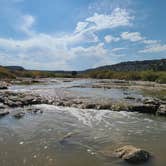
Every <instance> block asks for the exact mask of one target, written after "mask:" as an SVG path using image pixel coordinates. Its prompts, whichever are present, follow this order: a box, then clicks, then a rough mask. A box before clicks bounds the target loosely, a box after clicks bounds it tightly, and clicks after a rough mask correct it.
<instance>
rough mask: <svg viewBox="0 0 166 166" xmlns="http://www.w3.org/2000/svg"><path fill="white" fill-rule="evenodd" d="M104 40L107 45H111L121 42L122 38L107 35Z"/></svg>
mask: <svg viewBox="0 0 166 166" xmlns="http://www.w3.org/2000/svg"><path fill="white" fill-rule="evenodd" d="M104 40H105V42H106V43H111V42H117V41H119V40H120V38H119V37H113V36H111V35H106V36H105V37H104Z"/></svg>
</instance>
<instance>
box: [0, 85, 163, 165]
mask: <svg viewBox="0 0 166 166" xmlns="http://www.w3.org/2000/svg"><path fill="white" fill-rule="evenodd" d="M81 83H82V82H81ZM67 84H69V83H62V84H61V85H59V84H58V85H57V86H59V88H60V87H62V85H63V88H64V86H66V87H67ZM70 84H71V85H72V83H70ZM73 84H79V83H78V82H74V83H73ZM57 86H56V85H54V83H49V84H47V85H35V86H28V87H27V86H13V87H11V89H12V90H15V91H38V92H39V93H41V92H42V91H43V89H45V90H46V91H47V92H49V91H50V94H51V92H52V95H53V90H55V88H57ZM71 90H73V91H75V92H76V94H78V92H80V90H79V89H68V91H71ZM82 91H83V92H82ZM105 91H107V90H104V89H103V91H102V90H101V89H98V90H96V91H95V90H94V89H93V90H92V89H91V91H90V90H89V89H88V90H87V91H86V89H85V90H83V89H81V95H83V96H85V95H86V94H87V95H90V96H92V97H93V94H94V96H96V93H97V96H100V94H101V96H102V97H103V96H104V94H105V93H106V96H104V97H106V98H108V97H111V96H112V95H113V94H111V95H110V96H108V95H109V94H110V93H116V95H115V96H116V98H117V96H118V95H119V97H120V98H121V97H122V96H121V94H122V93H123V90H121V91H122V92H121V93H120V91H119V89H117V91H116V90H113V91H112V92H110V90H108V91H107V92H105ZM128 93H133V95H138V97H140V94H139V93H138V94H137V92H134V91H133V92H128ZM48 94H49V93H48ZM113 96H114V95H113ZM34 107H37V108H39V109H41V110H43V113H42V114H41V113H37V114H32V113H30V112H27V113H26V114H25V116H24V117H23V118H22V119H15V118H13V117H12V116H11V115H7V116H5V117H3V118H1V119H0V165H1V166H13V165H15V166H22V165H25V166H85V165H86V166H110V165H111V166H128V165H129V164H127V163H125V162H123V161H121V160H120V159H116V158H108V157H107V158H106V157H105V156H103V154H102V153H101V151H103V150H104V149H107V148H109V149H110V151H113V150H114V149H116V148H117V147H120V146H123V145H128V144H131V145H135V146H138V147H141V148H144V149H146V150H147V151H149V152H151V153H152V154H153V156H154V157H153V158H152V159H151V160H150V161H149V162H147V163H145V164H142V165H143V166H165V165H166V157H165V154H166V144H165V140H166V119H165V118H164V117H156V116H153V115H147V114H139V113H132V112H125V111H121V112H114V111H111V110H94V109H88V110H83V109H78V108H70V107H57V106H53V105H44V104H43V105H36V106H34Z"/></svg>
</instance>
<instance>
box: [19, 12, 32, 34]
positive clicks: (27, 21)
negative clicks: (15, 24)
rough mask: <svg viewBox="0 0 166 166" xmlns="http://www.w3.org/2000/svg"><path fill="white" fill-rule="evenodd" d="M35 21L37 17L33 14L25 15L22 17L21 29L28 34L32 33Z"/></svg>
mask: <svg viewBox="0 0 166 166" xmlns="http://www.w3.org/2000/svg"><path fill="white" fill-rule="evenodd" d="M34 23H35V18H34V17H33V16H32V15H23V16H22V17H21V23H20V26H19V29H20V30H21V31H23V32H24V33H26V34H27V35H32V33H33V31H32V26H33V24H34Z"/></svg>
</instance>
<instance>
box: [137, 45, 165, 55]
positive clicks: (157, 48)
mask: <svg viewBox="0 0 166 166" xmlns="http://www.w3.org/2000/svg"><path fill="white" fill-rule="evenodd" d="M163 51H166V44H164V45H161V44H154V45H150V46H147V47H146V48H145V49H143V50H140V51H139V52H140V53H157V52H163Z"/></svg>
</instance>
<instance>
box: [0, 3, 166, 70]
mask: <svg viewBox="0 0 166 166" xmlns="http://www.w3.org/2000/svg"><path fill="white" fill-rule="evenodd" d="M165 18H166V1H165V0H160V1H158V0H146V1H145V0H123V1H122V0H47V1H46V0H0V22H1V24H0V65H20V66H23V67H25V68H27V69H42V70H83V69H87V68H92V67H97V66H101V65H108V64H115V63H118V62H122V61H131V60H144V59H160V58H166V21H165Z"/></svg>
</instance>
